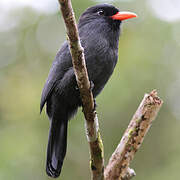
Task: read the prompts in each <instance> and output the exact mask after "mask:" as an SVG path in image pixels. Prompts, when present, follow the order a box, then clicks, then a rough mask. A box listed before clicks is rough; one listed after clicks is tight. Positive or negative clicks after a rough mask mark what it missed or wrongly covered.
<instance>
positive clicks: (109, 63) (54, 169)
mask: <svg viewBox="0 0 180 180" xmlns="http://www.w3.org/2000/svg"><path fill="white" fill-rule="evenodd" d="M133 17H136V14H134V13H131V12H120V11H119V10H118V9H117V8H116V7H114V6H113V5H109V4H100V5H96V6H93V7H90V8H88V9H87V10H86V11H85V12H84V13H83V14H82V15H81V17H80V19H79V23H78V30H79V36H80V40H81V44H82V46H83V48H84V53H85V59H86V66H87V70H88V75H89V79H90V81H91V83H92V84H93V89H92V93H93V96H94V98H95V97H96V96H97V95H98V94H99V93H100V92H101V90H102V89H103V88H104V86H105V84H106V83H107V81H108V79H109V78H110V76H111V74H112V73H113V70H114V67H115V65H116V62H117V59H118V42H119V35H120V24H121V21H122V20H125V19H129V18H133ZM45 103H46V112H47V115H48V117H49V120H50V131H49V140H48V147H47V161H46V172H47V174H48V175H49V176H51V177H53V178H56V177H58V176H59V175H60V173H61V168H62V165H63V160H64V157H65V154H66V147H67V128H68V120H69V119H70V118H71V117H72V116H73V115H74V114H75V113H76V112H77V109H78V107H79V106H81V98H80V94H79V90H78V88H77V82H76V79H75V75H74V70H73V66H72V60H71V54H70V51H69V47H68V42H67V41H65V42H64V44H63V45H62V47H61V49H60V50H59V52H58V53H57V55H56V57H55V60H54V62H53V64H52V67H51V69H50V72H49V75H48V78H47V81H46V83H45V86H44V89H43V91H42V96H41V104H40V111H42V109H43V107H44V104H45Z"/></svg>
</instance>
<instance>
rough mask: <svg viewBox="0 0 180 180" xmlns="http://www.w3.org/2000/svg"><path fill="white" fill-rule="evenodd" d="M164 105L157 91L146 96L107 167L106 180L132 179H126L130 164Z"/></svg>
mask: <svg viewBox="0 0 180 180" xmlns="http://www.w3.org/2000/svg"><path fill="white" fill-rule="evenodd" d="M162 103H163V101H162V100H161V99H160V98H159V97H158V96H157V92H156V90H153V91H152V92H151V93H150V94H145V96H144V98H143V100H142V102H141V104H140V105H139V107H138V109H137V111H136V113H135V114H134V116H133V118H132V120H131V122H130V124H129V126H128V128H127V129H126V131H125V133H124V135H123V137H122V139H121V141H120V143H119V145H118V146H117V148H116V150H115V151H114V153H113V154H112V156H111V158H110V160H109V163H108V165H107V166H106V169H105V179H106V180H112V179H113V180H118V179H119V180H123V179H124V178H126V179H130V178H131V177H126V176H127V170H128V168H129V165H130V162H131V161H132V160H133V158H134V155H135V153H136V152H137V150H138V149H139V148H140V146H141V144H142V142H143V140H144V137H145V135H146V133H147V132H148V130H149V128H150V127H151V124H152V122H153V120H154V119H155V117H156V115H157V113H158V111H159V109H160V107H161V105H162Z"/></svg>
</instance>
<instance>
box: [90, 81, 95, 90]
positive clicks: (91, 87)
mask: <svg viewBox="0 0 180 180" xmlns="http://www.w3.org/2000/svg"><path fill="white" fill-rule="evenodd" d="M93 89H94V83H93V81H90V90H91V91H92V90H93Z"/></svg>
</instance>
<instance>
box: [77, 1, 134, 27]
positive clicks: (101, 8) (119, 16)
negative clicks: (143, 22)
mask: <svg viewBox="0 0 180 180" xmlns="http://www.w3.org/2000/svg"><path fill="white" fill-rule="evenodd" d="M134 17H137V15H136V14H135V13H132V12H128V11H119V9H118V8H116V7H114V6H113V5H110V4H99V5H96V6H93V7H90V8H88V9H87V10H86V11H85V12H84V13H83V14H82V15H81V17H80V19H79V26H80V27H81V26H83V25H85V24H88V23H91V22H93V24H94V23H97V24H96V25H97V26H98V25H99V23H101V24H103V23H108V24H109V25H112V26H113V27H114V28H118V27H119V25H120V24H121V22H122V21H123V20H126V19H130V18H134Z"/></svg>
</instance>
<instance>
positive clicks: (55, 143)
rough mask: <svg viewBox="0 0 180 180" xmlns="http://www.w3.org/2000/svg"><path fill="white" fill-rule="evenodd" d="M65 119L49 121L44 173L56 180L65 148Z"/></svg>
mask: <svg viewBox="0 0 180 180" xmlns="http://www.w3.org/2000/svg"><path fill="white" fill-rule="evenodd" d="M67 125H68V120H67V119H56V118H52V119H51V127H50V131H49V140H48V148H47V161H46V172H47V174H48V175H49V176H51V177H53V178H57V177H58V176H59V175H60V173H61V168H62V165H63V160H64V157H65V155H66V147H67Z"/></svg>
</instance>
